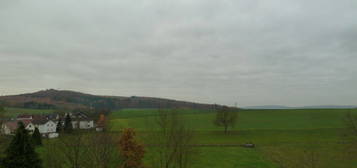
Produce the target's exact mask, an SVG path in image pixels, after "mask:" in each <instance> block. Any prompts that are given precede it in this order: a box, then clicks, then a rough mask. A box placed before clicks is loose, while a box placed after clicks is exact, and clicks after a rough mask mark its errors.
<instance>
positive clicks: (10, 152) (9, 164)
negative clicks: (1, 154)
mask: <svg viewBox="0 0 357 168" xmlns="http://www.w3.org/2000/svg"><path fill="white" fill-rule="evenodd" d="M5 154H6V156H5V158H4V160H3V163H2V164H3V167H4V168H20V167H21V168H42V165H41V160H40V159H39V156H38V155H37V153H36V152H35V148H34V146H33V144H32V143H31V139H30V136H29V134H28V132H27V130H26V129H25V126H24V124H23V123H22V122H19V123H18V129H17V130H16V135H15V137H14V138H13V139H12V141H11V143H10V145H9V147H8V148H7V149H6V151H5Z"/></svg>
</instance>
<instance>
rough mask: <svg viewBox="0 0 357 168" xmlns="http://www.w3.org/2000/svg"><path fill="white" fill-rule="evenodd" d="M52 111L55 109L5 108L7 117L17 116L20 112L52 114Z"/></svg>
mask: <svg viewBox="0 0 357 168" xmlns="http://www.w3.org/2000/svg"><path fill="white" fill-rule="evenodd" d="M50 113H53V110H42V109H41V110H39V109H25V108H5V117H16V116H17V115H19V114H50Z"/></svg>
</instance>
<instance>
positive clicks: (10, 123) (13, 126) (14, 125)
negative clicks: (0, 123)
mask: <svg viewBox="0 0 357 168" xmlns="http://www.w3.org/2000/svg"><path fill="white" fill-rule="evenodd" d="M4 125H6V126H7V127H8V128H9V129H10V130H11V131H14V130H16V129H17V121H8V122H5V123H4Z"/></svg>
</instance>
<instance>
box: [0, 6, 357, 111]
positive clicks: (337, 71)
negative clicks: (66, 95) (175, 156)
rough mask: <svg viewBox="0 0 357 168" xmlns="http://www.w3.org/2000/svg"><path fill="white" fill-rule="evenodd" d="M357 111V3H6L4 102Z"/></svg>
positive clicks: (0, 30)
mask: <svg viewBox="0 0 357 168" xmlns="http://www.w3.org/2000/svg"><path fill="white" fill-rule="evenodd" d="M48 88H54V89H66V90H77V91H82V92H87V93H93V94H101V95H121V96H131V95H137V96H153V97H165V98H173V99H181V100H188V101H195V102H203V103H220V104H227V105H233V104H234V103H235V102H237V103H238V105H239V106H251V105H267V104H279V105H290V106H302V105H331V104H334V105H357V1H356V0H338V1H337V0H313V1H311V0H249V1H247V0H175V1H173V0H138V1H133V0H105V1H103V0H75V1H74V0H51V1H48V0H0V95H8V94H18V93H25V92H33V91H38V90H42V89H48Z"/></svg>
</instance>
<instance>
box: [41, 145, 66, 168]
mask: <svg viewBox="0 0 357 168" xmlns="http://www.w3.org/2000/svg"><path fill="white" fill-rule="evenodd" d="M44 147H45V155H44V158H43V164H44V167H51V168H63V162H64V159H63V158H64V156H63V154H62V153H61V152H60V145H59V142H58V141H48V143H46V144H45V145H44Z"/></svg>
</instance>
